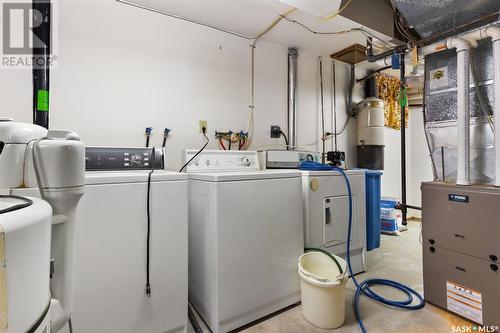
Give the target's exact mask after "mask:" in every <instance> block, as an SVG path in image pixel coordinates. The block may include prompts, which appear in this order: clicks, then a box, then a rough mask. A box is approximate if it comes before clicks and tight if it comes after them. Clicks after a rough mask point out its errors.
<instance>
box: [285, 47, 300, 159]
mask: <svg viewBox="0 0 500 333" xmlns="http://www.w3.org/2000/svg"><path fill="white" fill-rule="evenodd" d="M298 56H299V53H298V51H297V49H296V48H289V49H288V133H287V134H288V140H289V145H290V147H291V149H295V147H297V110H298V105H297V58H298Z"/></svg>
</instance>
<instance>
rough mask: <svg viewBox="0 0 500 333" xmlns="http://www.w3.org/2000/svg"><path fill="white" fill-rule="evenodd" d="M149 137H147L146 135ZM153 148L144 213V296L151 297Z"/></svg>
mask: <svg viewBox="0 0 500 333" xmlns="http://www.w3.org/2000/svg"><path fill="white" fill-rule="evenodd" d="M148 138H149V137H148ZM155 155H156V152H155V148H154V147H153V150H152V156H151V160H152V166H151V171H150V172H149V174H148V193H147V196H146V197H147V198H146V200H147V201H146V214H147V218H148V230H147V235H146V296H148V297H151V280H150V271H151V267H150V266H151V265H150V259H151V253H150V248H151V209H150V204H151V175H152V174H153V172H154V168H155Z"/></svg>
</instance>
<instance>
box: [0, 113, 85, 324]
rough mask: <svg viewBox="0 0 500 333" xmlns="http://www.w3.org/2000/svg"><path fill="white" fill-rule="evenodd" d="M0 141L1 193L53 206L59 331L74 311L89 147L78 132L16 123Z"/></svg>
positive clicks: (4, 127) (0, 125)
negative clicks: (78, 211) (77, 236)
mask: <svg viewBox="0 0 500 333" xmlns="http://www.w3.org/2000/svg"><path fill="white" fill-rule="evenodd" d="M0 141H1V142H2V143H0V146H1V147H0V148H2V147H3V149H2V150H0V188H4V189H5V188H8V189H10V193H11V194H13V195H21V196H27V195H29V196H40V197H41V198H42V199H44V200H46V201H47V202H48V203H49V204H50V205H51V206H52V210H53V215H54V216H53V217H52V236H51V256H52V257H53V258H54V265H55V267H56V269H55V272H54V274H53V277H52V279H51V280H50V290H51V293H52V298H53V299H52V301H51V304H52V305H51V317H52V318H51V329H52V331H53V332H57V331H58V330H59V329H60V328H62V327H63V326H64V325H65V324H66V323H67V321H68V319H69V318H70V316H71V311H72V307H73V276H74V237H75V222H76V221H75V213H76V208H77V206H78V202H79V200H80V198H81V196H82V195H83V193H84V189H85V145H84V144H83V143H82V142H81V141H80V138H79V136H78V135H77V134H76V133H74V132H70V131H59V130H51V131H47V130H45V129H44V128H42V127H40V126H36V125H33V124H26V123H17V122H14V121H12V120H4V121H0ZM35 166H36V168H35ZM36 170H38V176H39V177H37V173H36ZM39 188H41V190H42V191H39ZM0 331H1V330H0Z"/></svg>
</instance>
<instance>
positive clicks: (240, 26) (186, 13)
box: [129, 0, 391, 55]
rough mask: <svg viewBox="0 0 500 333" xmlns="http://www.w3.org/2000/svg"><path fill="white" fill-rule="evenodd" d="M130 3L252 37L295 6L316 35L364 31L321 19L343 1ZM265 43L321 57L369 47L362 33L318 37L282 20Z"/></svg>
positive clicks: (144, 0)
mask: <svg viewBox="0 0 500 333" xmlns="http://www.w3.org/2000/svg"><path fill="white" fill-rule="evenodd" d="M129 2H131V3H135V4H139V5H141V6H145V7H149V8H153V9H155V10H158V11H161V12H167V13H170V14H175V15H178V16H182V17H185V18H189V19H192V20H196V21H201V22H204V23H207V24H209V25H212V26H215V27H219V28H223V29H227V30H231V31H234V32H236V33H239V34H242V35H246V36H250V37H255V36H257V35H259V34H260V33H261V32H262V31H263V30H264V29H265V28H267V27H268V26H269V25H270V24H271V23H272V22H273V21H274V20H275V19H276V18H278V17H279V15H281V14H283V13H285V12H287V11H288V10H290V9H291V8H293V7H292V6H290V5H289V4H291V3H293V4H294V7H298V8H299V9H297V10H296V11H294V12H293V13H291V14H289V15H288V16H289V17H290V18H293V19H294V20H296V21H299V22H301V23H303V24H305V25H307V26H308V27H310V28H311V29H313V30H316V31H321V32H326V31H328V32H330V31H340V30H347V29H352V28H357V27H363V26H362V25H361V24H358V23H356V22H354V21H352V20H350V19H348V18H346V17H343V16H340V15H339V16H336V17H335V18H333V19H331V20H328V21H323V20H320V19H319V18H318V17H317V15H316V14H318V13H322V14H323V15H326V14H329V13H332V12H335V11H336V10H338V8H339V6H340V1H339V0H314V1H312V0H282V1H280V0H231V1H228V0H204V1H186V0H129ZM308 2H309V4H307V3H308ZM300 8H303V9H300ZM364 28H366V29H367V30H368V31H369V32H370V33H373V34H374V35H376V36H377V37H379V38H382V39H384V40H386V41H389V40H391V38H390V37H389V36H385V35H383V34H381V33H378V32H376V31H374V30H372V29H369V28H367V27H364ZM262 40H266V41H270V42H274V43H277V44H281V45H284V46H288V47H292V46H293V47H298V48H299V50H301V51H304V52H308V53H312V54H317V55H326V54H331V53H334V52H336V51H339V50H341V49H343V48H345V47H348V46H350V45H352V44H355V43H359V44H361V45H365V44H366V37H365V36H364V35H363V34H362V33H359V32H353V33H349V34H344V35H337V36H331V35H328V36H325V35H314V34H312V33H311V32H309V31H307V30H306V29H304V28H303V27H301V26H299V25H297V24H294V23H292V22H288V21H286V20H282V21H281V22H280V23H279V24H278V25H277V26H276V27H275V28H274V29H272V30H271V31H270V32H269V33H267V34H266V35H265V36H263V37H262Z"/></svg>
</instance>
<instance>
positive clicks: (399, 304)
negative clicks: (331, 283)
mask: <svg viewBox="0 0 500 333" xmlns="http://www.w3.org/2000/svg"><path fill="white" fill-rule="evenodd" d="M300 169H301V170H333V171H336V172H338V173H340V174H341V175H342V176H343V177H344V180H345V183H346V187H347V195H348V197H349V221H348V230H347V254H346V259H347V267H348V269H349V273H350V274H351V278H352V281H353V282H354V284H355V285H356V293H355V296H354V313H355V315H356V320H357V321H358V325H359V328H360V329H361V332H363V333H366V332H367V331H366V328H365V325H364V324H363V319H362V318H361V313H360V310H359V300H360V296H361V295H365V296H366V297H368V298H371V299H372V300H374V301H377V302H380V303H383V304H386V305H389V306H392V307H395V308H401V309H406V310H419V309H422V308H423V307H424V306H425V301H424V298H423V297H422V295H420V294H419V293H418V292H416V291H415V290H413V289H412V288H410V287H408V286H407V285H405V284H402V283H400V282H397V281H393V280H388V279H366V280H364V281H363V282H361V283H359V282H358V281H357V280H356V278H355V277H354V274H353V271H352V267H351V252H350V251H351V229H352V190H351V183H350V182H349V178H348V177H347V175H346V173H345V172H344V170H343V169H341V168H337V167H331V166H328V165H324V164H321V163H317V162H303V163H301V164H300ZM376 285H379V286H380V285H381V286H387V287H391V288H394V289H397V290H399V291H401V292H402V293H404V294H405V295H406V296H407V299H406V300H403V301H395V300H391V299H388V298H385V297H383V296H381V295H380V294H377V293H376V292H375V291H374V290H373V289H371V288H372V287H373V286H376ZM415 299H417V300H418V302H417V303H416V304H413V301H414V300H415Z"/></svg>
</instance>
